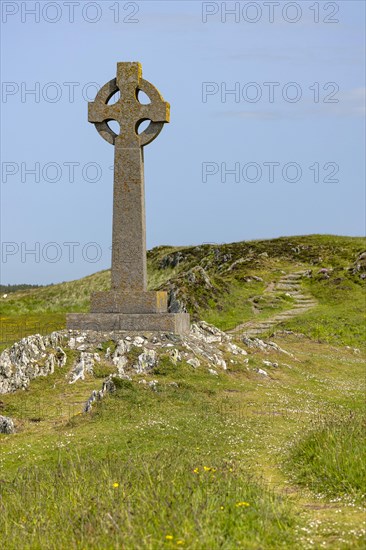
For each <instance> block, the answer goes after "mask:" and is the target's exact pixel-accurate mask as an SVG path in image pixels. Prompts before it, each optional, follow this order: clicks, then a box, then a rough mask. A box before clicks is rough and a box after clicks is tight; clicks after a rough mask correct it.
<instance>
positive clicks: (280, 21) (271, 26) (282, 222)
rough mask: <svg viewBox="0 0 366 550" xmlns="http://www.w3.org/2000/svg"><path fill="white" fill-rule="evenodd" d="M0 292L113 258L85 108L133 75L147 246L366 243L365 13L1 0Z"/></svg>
mask: <svg viewBox="0 0 366 550" xmlns="http://www.w3.org/2000/svg"><path fill="white" fill-rule="evenodd" d="M1 9H2V23H1V25H2V29H1V30H2V38H1V46H2V48H1V50H2V53H1V80H2V94H1V168H2V177H1V185H0V190H1V214H2V216H1V240H2V249H1V252H2V254H1V282H2V284H20V283H30V284H48V283H57V282H61V281H66V280H73V279H78V278H80V277H82V276H85V275H88V274H91V273H94V272H96V271H100V270H101V269H107V268H109V267H110V261H111V234H112V207H113V205H112V194H113V162H114V158H113V155H114V151H113V149H114V147H113V146H112V145H110V144H109V143H107V142H106V141H104V140H103V139H102V138H101V137H100V136H99V134H98V132H97V131H96V129H95V128H94V126H93V125H92V124H90V123H88V118H87V108H88V107H87V103H88V101H92V100H93V99H94V97H95V94H96V92H97V89H98V88H99V87H100V86H102V85H103V84H104V83H106V82H107V81H109V80H111V79H112V78H114V77H115V75H116V63H117V62H118V61H140V62H141V63H142V68H143V77H144V78H145V79H146V80H148V81H150V82H151V83H152V84H154V85H155V86H156V87H157V88H158V89H159V91H160V92H161V94H162V95H163V97H164V99H165V100H166V101H168V102H169V103H170V105H171V120H170V123H169V124H166V125H165V126H164V128H163V131H162V132H161V134H160V135H159V136H158V138H157V139H156V140H155V141H154V142H153V143H151V144H150V145H148V146H146V147H145V149H144V157H145V196H146V224H147V247H148V248H152V247H154V246H158V245H194V244H200V243H223V242H233V241H242V240H250V239H261V238H274V237H279V236H290V235H304V234H313V233H327V234H338V235H350V236H358V235H363V234H364V230H365V206H364V204H365V186H364V181H365V165H364V150H365V123H364V112H365V107H364V105H365V80H364V69H365V52H364V43H365V31H364V20H365V13H364V12H365V4H364V2H363V1H350V0H346V1H343V0H341V1H337V2H326V1H319V2H314V1H311V2H307V1H304V0H301V1H298V2H287V1H280V0H278V1H277V2H265V1H264V2H262V1H257V2H199V1H196V0H192V1H174V2H169V1H154V0H146V1H138V2H128V1H116V0H115V1H108V0H107V1H102V2H88V1H84V0H79V1H74V2H70V1H69V2H67V1H65V2H64V1H59V2H51V1H50V2H47V1H41V2H16V1H9V2H6V1H2V2H1Z"/></svg>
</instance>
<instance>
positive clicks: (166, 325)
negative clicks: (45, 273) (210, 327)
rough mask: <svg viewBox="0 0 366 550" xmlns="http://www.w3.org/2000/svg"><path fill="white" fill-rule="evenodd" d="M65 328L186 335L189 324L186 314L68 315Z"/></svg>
mask: <svg viewBox="0 0 366 550" xmlns="http://www.w3.org/2000/svg"><path fill="white" fill-rule="evenodd" d="M67 328H69V329H79V330H95V331H108V330H128V331H137V332H141V331H142V332H143V331H147V332H174V333H175V334H187V333H188V332H189V328H190V323H189V314H188V313H158V314H155V313H68V314H67Z"/></svg>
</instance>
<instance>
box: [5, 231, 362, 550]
mask: <svg viewBox="0 0 366 550" xmlns="http://www.w3.org/2000/svg"><path fill="white" fill-rule="evenodd" d="M364 249H365V241H364V240H363V239H358V238H346V237H334V236H318V235H314V236H307V237H291V238H281V239H274V240H270V241H253V242H249V243H234V244H230V245H221V246H218V245H217V246H215V245H204V246H200V247H186V248H173V247H159V248H156V249H154V250H152V251H150V253H149V258H148V264H149V268H148V269H149V278H150V287H151V288H158V287H162V286H165V287H166V288H168V289H170V290H174V292H175V293H176V297H177V299H182V300H186V303H187V304H188V308H189V309H190V310H191V313H192V314H193V315H194V316H195V317H196V318H198V317H200V318H203V319H205V320H207V321H209V322H212V323H214V324H216V325H218V326H220V327H222V328H224V329H229V328H232V327H233V326H235V325H236V324H240V323H242V322H244V321H246V320H251V319H254V318H255V319H262V318H266V317H269V316H271V315H273V313H274V312H278V311H284V310H285V309H289V308H291V307H292V299H291V298H289V297H288V296H286V293H285V292H284V294H283V295H280V296H279V297H278V299H276V300H273V299H272V298H271V296H270V293H269V292H268V287H269V285H271V284H272V283H273V282H275V281H278V280H279V279H280V278H281V276H282V275H283V274H284V273H292V272H296V271H299V270H311V273H309V277H308V278H304V279H302V283H301V284H302V285H303V289H304V291H306V292H307V293H308V294H310V295H312V296H314V297H315V298H316V299H317V302H318V305H317V306H316V307H314V308H313V309H311V310H309V311H308V312H306V313H303V314H301V315H299V316H298V317H296V318H293V319H287V320H284V321H282V323H281V324H280V325H279V326H278V327H277V330H280V331H281V332H277V333H276V334H275V336H274V337H273V336H272V337H271V340H274V341H275V342H276V343H277V344H278V345H279V346H280V347H281V348H283V349H284V350H286V351H287V352H288V354H285V353H280V352H278V351H271V352H268V351H261V350H259V349H256V348H247V351H248V356H246V357H247V358H248V359H249V361H248V363H246V362H244V359H245V358H246V357H243V356H237V357H238V361H237V362H236V363H231V362H230V360H228V361H227V363H228V369H227V371H223V370H220V369H218V372H219V375H218V376H213V375H211V374H209V373H208V371H207V368H205V367H203V366H201V367H198V368H196V369H195V368H193V367H192V366H190V365H189V364H187V363H186V362H185V361H184V360H183V361H181V362H179V361H178V363H177V364H176V365H175V364H174V362H173V361H172V358H171V356H170V355H169V353H168V352H167V353H166V354H165V353H164V354H163V355H162V356H161V358H160V360H159V362H158V364H157V365H156V366H155V367H154V369H153V370H152V371H151V372H150V373H149V374H144V375H137V376H135V377H134V378H133V379H132V380H122V379H120V378H117V377H116V378H114V381H115V384H116V387H117V389H116V392H115V393H113V394H110V395H108V396H107V397H105V398H104V399H103V401H101V402H97V403H95V404H94V405H93V408H92V411H91V412H90V413H88V414H83V413H82V412H81V411H82V409H83V405H84V403H85V401H86V400H87V399H88V397H89V396H90V394H91V392H92V391H93V390H99V389H100V388H101V385H102V381H103V379H104V377H105V376H108V375H109V374H110V372H111V371H110V367H109V366H108V365H106V364H104V362H103V360H102V361H101V363H100V364H99V366H96V367H95V370H94V375H87V377H86V379H85V380H84V381H78V382H76V383H75V384H69V383H68V380H67V378H66V377H65V375H66V374H67V373H68V371H69V369H70V368H71V365H72V364H73V363H74V362H75V360H76V359H77V357H78V356H79V352H77V351H75V350H67V354H68V362H67V365H66V366H65V367H64V368H63V369H57V370H56V372H55V373H54V374H52V375H50V376H48V377H46V378H38V379H36V380H34V381H33V382H32V383H31V385H30V387H29V389H28V390H26V391H21V392H20V391H19V392H15V393H14V394H6V395H1V396H0V414H2V415H5V416H10V417H12V418H14V419H15V422H16V427H17V433H16V434H15V435H0V472H1V473H0V547H1V548H5V549H6V550H8V549H9V550H13V549H14V550H15V549H18V548H24V549H39V548H49V549H55V550H56V549H57V550H58V549H64V548H65V549H69V548H75V549H79V548H80V549H82V548H98V549H99V548H100V549H106V550H107V549H108V550H110V549H114V548H115V549H120V548H125V549H126V550H130V549H131V550H132V549H133V550H134V549H140V548H141V549H151V550H155V549H159V550H160V549H161V548H163V549H164V548H167V549H173V548H187V549H190V550H216V548H220V549H223V550H234V549H235V548H243V549H244V550H254V549H255V550H258V549H259V548H261V549H262V548H263V549H264V550H267V549H273V550H277V549H278V548H286V549H288V550H292V549H295V550H296V549H299V550H302V549H305V550H307V549H310V548H326V549H332V550H333V549H334V550H340V549H341V550H346V549H350V548H351V549H358V548H359V549H361V548H363V547H364V546H363V545H364V540H363V534H364V526H363V523H362V522H363V520H364V509H363V508H362V495H363V494H364V493H365V488H364V483H365V481H364V480H365V468H364V463H365V460H364V458H363V457H364V451H363V447H364V445H363V437H364V431H363V430H364V420H363V418H364V392H365V377H364V364H365V363H364V360H365V357H366V353H365V352H366V349H365V346H364V342H363V336H364V334H363V330H362V326H363V323H364V314H365V307H364V290H363V285H364V280H363V279H362V278H361V277H360V275H361V274H362V273H364V271H362V269H363V268H362V266H361V267H360V268H359V269H358V268H357V269H356V268H355V262H356V260H357V258H358V256H359V255H360V253H361V252H362V251H363V250H364ZM200 268H202V269H203V270H204V272H202V270H201V269H200ZM321 268H326V269H327V270H328V271H327V273H325V274H324V273H319V271H320V269H321ZM205 274H207V277H208V279H207V278H206V275H205ZM255 277H257V278H255ZM258 278H259V279H258ZM108 280H109V273H108V272H107V271H105V272H102V273H97V274H95V275H92V276H90V277H86V278H84V279H81V280H80V281H72V282H70V283H62V284H60V285H52V286H49V287H42V288H39V289H27V290H22V291H19V292H14V293H12V294H11V296H8V297H7V298H6V299H4V300H2V302H1V304H2V316H3V317H2V327H3V334H4V333H5V332H4V331H6V330H8V333H7V342H8V345H9V343H10V342H12V341H15V340H17V339H18V338H19V337H21V336H24V335H25V331H27V330H29V332H28V333H34V332H44V333H46V332H50V331H51V330H53V329H58V328H62V327H64V323H65V313H66V312H67V311H84V310H86V309H87V308H88V306H89V296H90V293H91V292H93V291H96V290H103V289H107V288H108V284H109V283H108ZM211 285H212V286H211ZM37 322H38V323H43V326H45V325H46V323H48V325H47V327H46V330H45V331H43V330H42V328H41V329H40V330H39V331H38V330H37V331H35V330H32V325H34V324H35V323H37ZM10 328H12V332H10ZM281 329H283V330H281ZM289 331H292V332H289ZM237 343H238V344H240V341H238V342H237ZM241 344H242V345H243V343H242V342H241ZM4 345H5V344H4V342H3V347H4ZM114 347H115V343H114V342H113V341H109V342H104V344H103V346H102V349H100V348H98V349H95V351H96V352H98V353H99V354H100V356H101V357H102V359H103V356H104V354H105V352H106V351H107V348H110V349H111V350H112V351H113V349H114ZM178 347H179V346H178ZM354 348H357V349H354ZM139 353H141V348H136V347H132V349H131V351H130V353H129V356H128V359H129V363H131V361H133V360H136V357H137V355H138V354H139ZM264 361H266V363H265V364H264V363H263V362H264ZM260 369H265V371H266V372H267V376H264V375H263V374H262V375H261V374H260V373H259V372H258V371H259V370H260ZM142 379H145V380H146V382H147V384H145V383H140V382H142ZM152 381H157V383H155V382H154V384H153V386H149V384H148V383H149V382H152Z"/></svg>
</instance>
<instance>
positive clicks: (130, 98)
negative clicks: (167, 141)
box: [88, 63, 170, 147]
mask: <svg viewBox="0 0 366 550" xmlns="http://www.w3.org/2000/svg"><path fill="white" fill-rule="evenodd" d="M141 73H142V70H141V65H140V63H118V64H117V78H114V79H113V80H110V81H109V82H107V83H106V84H105V85H104V86H103V87H102V88H101V89H100V90H99V91H98V93H97V95H96V97H95V100H94V101H93V102H90V103H89V115H88V119H89V122H92V123H93V124H94V125H95V127H96V129H97V131H98V132H99V134H100V135H101V136H102V138H103V139H105V140H106V141H108V143H111V144H112V145H115V143H116V140H117V138H119V140H120V142H121V143H122V144H123V146H125V147H136V146H138V147H143V146H144V145H147V144H148V143H151V142H152V141H153V140H154V139H155V138H156V137H157V136H158V135H159V134H160V132H161V130H162V129H163V126H164V123H166V122H169V112H170V106H169V103H167V102H166V101H164V99H163V98H162V96H161V95H160V93H159V91H158V90H157V89H156V88H155V86H153V85H152V84H151V83H150V82H148V81H147V80H144V79H143V78H141ZM139 91H142V92H144V93H145V94H146V95H147V96H148V97H149V99H150V103H149V104H147V105H143V104H141V103H140V102H139V100H138V92H139ZM117 92H120V98H119V99H118V100H117V101H116V103H114V104H110V103H108V102H109V101H110V99H111V98H112V97H113V96H114V95H115V94H116V93H117ZM111 120H116V121H117V122H118V123H119V125H120V134H117V133H116V132H114V131H113V130H112V128H111V127H110V126H109V125H108V122H109V121H111ZM145 120H149V121H150V124H149V126H148V127H147V128H146V129H145V130H144V131H143V132H141V134H139V133H138V127H139V125H140V124H141V122H143V121H145Z"/></svg>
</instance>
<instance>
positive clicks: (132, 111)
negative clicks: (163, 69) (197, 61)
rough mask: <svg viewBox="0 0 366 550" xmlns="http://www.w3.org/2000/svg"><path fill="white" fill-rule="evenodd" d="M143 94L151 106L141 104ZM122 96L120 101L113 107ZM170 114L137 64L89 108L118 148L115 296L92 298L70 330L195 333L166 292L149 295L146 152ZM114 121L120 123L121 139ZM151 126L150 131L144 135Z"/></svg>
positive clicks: (126, 67) (127, 66)
mask: <svg viewBox="0 0 366 550" xmlns="http://www.w3.org/2000/svg"><path fill="white" fill-rule="evenodd" d="M140 91H142V92H144V93H145V94H146V95H147V96H148V97H149V99H150V103H149V104H147V105H143V104H141V103H140V102H139V99H138V94H139V92H140ZM118 92H119V94H120V97H119V98H118V100H117V101H116V102H115V103H109V101H110V100H111V99H112V97H113V96H114V95H115V94H117V93H118ZM169 114H170V106H169V103H167V102H166V101H164V99H163V98H162V96H161V95H160V93H159V91H158V90H157V89H156V88H155V86H153V85H152V84H151V83H150V82H148V81H147V80H144V79H143V78H142V68H141V64H140V63H137V62H132V63H127V62H122V63H117V77H116V78H114V79H113V80H110V81H109V82H107V83H106V84H105V85H104V86H103V87H102V88H101V89H100V90H99V92H98V93H97V95H96V98H95V100H94V101H93V102H90V103H89V111H88V120H89V122H91V123H93V124H94V125H95V127H96V129H97V131H98V132H99V134H100V135H101V136H102V137H103V138H104V139H105V140H106V141H108V143H111V144H112V145H114V148H115V149H114V191H113V229H112V270H111V290H110V291H108V292H96V293H94V294H92V297H91V313H90V314H69V315H68V316H67V326H68V328H83V329H85V328H93V329H98V328H99V329H102V330H113V329H116V330H166V331H171V332H178V333H184V332H187V331H188V330H189V315H188V314H187V313H174V314H173V313H168V312H167V294H166V292H153V291H147V270H146V222H145V191H144V157H143V147H144V146H145V145H147V144H149V143H151V142H152V141H153V140H154V139H155V138H156V137H157V136H158V135H159V133H160V132H161V130H162V128H163V126H164V124H165V123H166V122H169ZM111 120H114V121H117V122H118V124H119V133H118V134H117V133H116V132H114V131H113V130H112V128H111V127H110V126H109V125H108V122H110V121H111ZM145 120H149V121H150V124H149V126H148V127H147V128H146V129H145V130H144V131H143V132H141V133H138V129H139V126H140V124H141V123H142V122H143V121H145Z"/></svg>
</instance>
